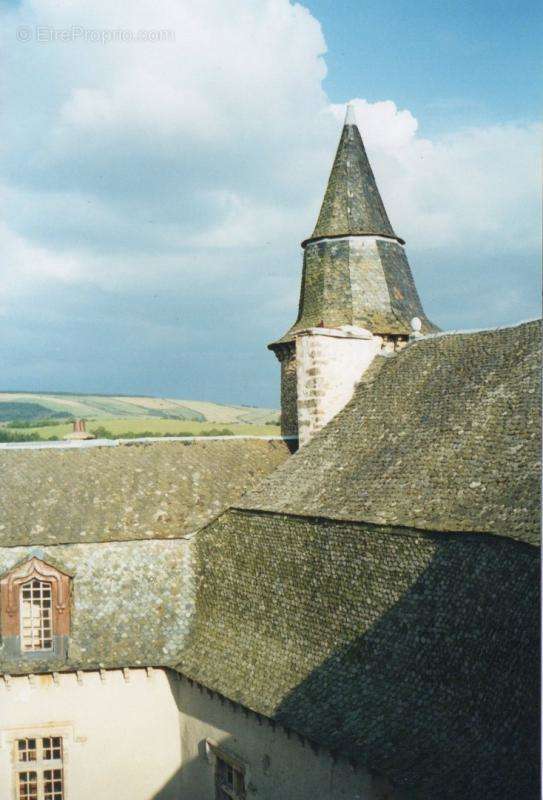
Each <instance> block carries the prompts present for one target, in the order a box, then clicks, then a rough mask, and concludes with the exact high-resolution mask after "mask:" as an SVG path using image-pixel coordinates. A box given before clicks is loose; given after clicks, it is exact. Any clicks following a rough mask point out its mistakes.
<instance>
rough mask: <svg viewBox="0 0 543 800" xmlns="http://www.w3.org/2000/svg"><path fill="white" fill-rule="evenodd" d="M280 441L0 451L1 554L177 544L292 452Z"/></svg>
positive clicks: (190, 442)
mask: <svg viewBox="0 0 543 800" xmlns="http://www.w3.org/2000/svg"><path fill="white" fill-rule="evenodd" d="M288 452H289V451H288V448H287V446H286V444H284V443H283V442H280V441H272V442H270V441H259V440H239V439H224V440H217V441H202V440H194V441H187V442H172V441H170V442H168V441H166V442H153V443H147V444H143V443H137V444H129V445H119V446H118V447H112V448H109V447H103V448H102V447H95V448H90V449H74V450H59V449H53V448H51V449H45V450H31V451H28V450H23V451H21V450H15V451H10V450H3V451H0V547H1V546H14V545H46V544H64V543H69V542H78V543H85V542H94V541H108V540H129V539H170V538H175V537H179V536H183V535H184V534H186V533H190V532H191V531H194V530H196V529H197V528H199V527H200V526H202V525H203V524H205V523H206V522H208V521H209V520H210V519H212V518H213V517H214V516H216V515H217V514H218V513H220V512H221V511H223V510H224V509H225V508H226V507H227V506H228V505H230V504H232V503H233V502H234V501H235V500H237V499H238V498H239V496H240V494H241V493H242V492H243V491H244V490H245V489H247V488H252V487H253V486H255V485H256V483H257V482H258V481H259V480H261V479H262V478H263V477H264V476H265V475H267V474H268V473H269V472H271V471H272V470H273V469H275V467H277V466H278V465H279V464H280V463H281V462H282V461H283V460H284V459H285V458H286V457H287V455H288Z"/></svg>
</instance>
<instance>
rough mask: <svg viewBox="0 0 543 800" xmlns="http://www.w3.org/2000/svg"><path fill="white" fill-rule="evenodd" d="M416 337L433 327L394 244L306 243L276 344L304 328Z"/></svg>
mask: <svg viewBox="0 0 543 800" xmlns="http://www.w3.org/2000/svg"><path fill="white" fill-rule="evenodd" d="M413 317H418V318H419V319H420V321H421V323H422V326H421V330H422V333H424V334H427V333H433V332H436V331H438V330H439V328H438V327H437V326H436V325H434V323H433V322H431V321H430V320H429V319H428V317H427V316H426V314H425V312H424V309H423V307H422V303H421V301H420V297H419V294H418V291H417V287H416V285H415V281H414V280H413V275H412V273H411V268H410V266H409V262H408V260H407V256H406V254H405V251H404V248H403V247H402V246H401V245H399V244H398V242H394V241H386V240H383V239H380V240H376V241H374V240H367V239H363V238H360V239H333V240H331V241H325V242H322V241H317V242H312V243H310V244H308V245H307V247H306V248H305V251H304V266H303V274H302V288H301V292H300V303H299V308H298V316H297V318H296V322H295V323H294V325H292V327H291V328H289V330H288V331H287V332H286V333H285V334H284V336H282V337H281V338H280V339H279V340H278V341H277V342H273V343H272V344H270V345H269V347H270V349H272V350H273V349H274V348H276V347H277V345H281V344H284V343H286V342H292V341H293V340H294V337H295V334H296V333H297V332H298V331H302V330H304V329H306V328H313V327H322V326H324V327H325V328H337V327H340V326H341V325H356V326H358V327H361V328H366V329H367V330H370V331H371V332H372V333H374V334H386V335H390V334H392V335H398V334H399V335H403V336H405V337H407V336H408V335H409V334H410V333H411V320H412V319H413Z"/></svg>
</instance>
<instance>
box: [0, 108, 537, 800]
mask: <svg viewBox="0 0 543 800" xmlns="http://www.w3.org/2000/svg"><path fill="white" fill-rule="evenodd" d="M270 347H271V348H272V349H273V350H274V351H275V353H276V354H277V355H278V357H279V360H280V362H281V371H282V411H283V433H284V434H285V435H288V434H290V435H297V434H299V440H300V445H301V446H300V449H299V450H298V452H296V453H295V454H294V455H291V454H290V450H289V445H290V449H292V446H291V442H287V441H282V440H275V441H272V440H267V441H264V440H253V439H249V438H247V439H224V440H217V441H213V440H199V439H196V438H195V439H193V440H187V441H174V440H171V441H163V442H146V441H140V442H134V443H131V444H122V443H118V444H116V446H107V447H106V446H105V445H103V444H101V443H100V442H88V443H84V444H79V446H77V447H75V446H74V447H67V446H63V447H53V446H48V447H44V448H42V449H39V448H24V447H21V448H16V447H11V446H6V447H4V448H3V449H2V450H0V637H1V640H0V672H1V674H2V677H1V678H0V798H1V800H4V798H6V800H214V799H217V800H226V798H230V800H236V798H237V800H276V799H277V798H289V799H290V800H314V799H318V800H336V799H338V798H345V800H355V798H356V800H392V799H393V798H394V800H396V798H398V799H401V798H415V799H417V800H436V799H437V798H440V800H449V798H450V800H467V799H471V798H474V799H475V798H477V800H487V798H488V800H490V798H492V800H510V798H513V797H518V798H523V800H524V799H526V800H531V798H534V799H535V798H536V797H538V796H539V790H538V763H539V744H538V742H539V739H538V734H539V711H538V707H539V615H538V597H539V555H538V542H539V497H540V471H539V430H540V379H539V372H540V349H541V348H540V326H539V323H538V322H530V323H525V324H521V325H518V326H514V327H511V328H505V329H501V330H489V331H480V332H466V333H452V334H447V333H440V332H438V330H437V328H436V327H435V326H434V325H433V324H432V323H431V322H430V321H429V320H428V319H427V317H426V316H425V314H424V312H423V310H422V306H421V304H420V300H419V298H418V295H417V292H416V289H415V286H414V283H413V279H412V276H411V272H410V269H409V265H408V262H407V259H406V257H405V252H404V250H403V242H402V240H401V239H399V238H398V237H397V236H396V235H395V233H394V231H393V229H392V227H391V225H390V222H389V220H388V217H387V215H386V212H385V209H384V206H383V204H382V201H381V198H380V196H379V193H378V190H377V187H376V184H375V180H374V177H373V174H372V172H371V168H370V166H369V163H368V160H367V157H366V154H365V151H364V147H363V144H362V140H361V138H360V134H359V131H358V128H357V126H356V124H355V121H354V118H353V116H352V112H349V113H348V116H347V119H346V124H345V126H344V128H343V132H342V135H341V140H340V145H339V149H338V153H337V155H336V159H335V162H334V166H333V169H332V173H331V176H330V181H329V184H328V188H327V190H326V194H325V198H324V202H323V207H322V210H321V214H320V216H319V220H318V223H317V227H316V229H315V231H314V233H313V236H312V237H311V238H310V239H309V240H306V242H305V243H304V273H303V280H302V290H301V299H300V311H299V316H298V319H297V321H296V323H295V324H294V326H293V327H292V328H291V329H290V330H289V331H288V333H287V334H286V335H285V336H284V337H282V338H281V339H279V340H278V341H277V342H275V343H273V344H272V345H271V346H270Z"/></svg>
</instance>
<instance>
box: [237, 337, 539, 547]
mask: <svg viewBox="0 0 543 800" xmlns="http://www.w3.org/2000/svg"><path fill="white" fill-rule="evenodd" d="M540 335H541V333H540V323H539V321H535V322H528V323H524V324H521V325H518V326H516V327H511V328H505V329H498V330H488V331H481V332H474V333H458V334H449V335H438V336H435V337H429V338H427V339H423V340H420V341H418V342H416V343H414V344H412V345H411V346H409V347H407V348H406V349H405V350H403V351H401V352H400V353H399V354H397V355H395V356H392V357H389V358H384V357H378V358H377V359H376V360H375V362H374V364H373V365H372V367H371V368H370V369H369V370H368V372H367V373H366V374H365V376H364V377H363V379H362V380H361V381H360V383H359V384H358V386H357V388H356V390H355V394H354V397H353V399H352V400H351V402H350V403H349V404H348V405H347V406H346V407H345V409H343V411H341V412H340V413H339V414H338V415H337V416H336V417H335V418H334V419H333V420H332V421H331V422H330V423H329V424H328V425H327V426H326V427H325V428H324V429H323V430H322V431H321V432H320V433H319V434H317V435H316V436H315V437H314V439H313V440H312V441H311V442H309V444H307V445H306V446H305V447H304V448H303V449H302V450H300V451H299V452H298V453H297V454H296V455H295V456H293V457H292V458H291V459H289V460H288V461H287V463H285V464H284V465H282V466H281V467H280V468H279V469H278V470H277V471H276V472H275V473H273V474H272V475H271V476H270V477H269V478H268V479H266V480H265V481H264V482H263V483H262V484H260V485H259V486H258V487H257V488H256V489H255V490H254V491H253V492H251V493H249V494H248V495H247V496H246V497H245V498H244V499H243V501H242V503H240V504H239V505H240V507H242V508H247V509H256V510H266V511H274V512H282V513H288V514H298V515H310V516H317V517H327V518H332V519H345V520H359V521H366V522H370V523H376V524H384V525H405V526H408V527H413V528H419V529H427V530H440V531H477V532H486V533H493V534H498V535H501V536H507V537H511V538H513V539H519V540H523V541H526V542H530V543H535V542H536V541H538V535H539V509H540V501H539V497H540V465H539V455H540V451H539V442H540V425H541V414H540V361H541V341H540Z"/></svg>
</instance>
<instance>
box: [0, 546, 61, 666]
mask: <svg viewBox="0 0 543 800" xmlns="http://www.w3.org/2000/svg"><path fill="white" fill-rule="evenodd" d="M71 580H72V578H71V576H70V575H69V574H68V573H66V572H63V571H61V570H60V569H58V568H57V567H55V566H53V565H52V564H48V563H47V562H45V561H43V560H42V559H40V558H38V557H37V556H32V557H31V558H29V559H27V560H26V561H24V562H22V563H20V564H18V565H16V566H15V567H13V568H12V569H11V570H9V572H7V573H6V574H5V575H3V576H2V578H1V579H0V633H1V636H2V643H3V645H4V651H5V653H6V655H8V656H9V655H11V656H18V657H19V658H23V659H25V660H26V659H51V658H55V659H58V658H63V657H65V655H66V651H67V643H68V636H69V634H70V594H71ZM29 587H30V590H31V591H30V593H29V591H28V589H29ZM45 587H48V588H45ZM33 588H34V589H35V591H33V590H32V589H33ZM24 595H26V597H24ZM33 606H35V608H36V613H35V614H34V609H33ZM25 608H26V610H27V619H26V620H25V619H24V616H25ZM29 608H30V615H29V616H28V609H29ZM32 618H33V621H32ZM29 623H30V624H29ZM25 637H26V641H25ZM41 643H43V645H44V646H40V644H41Z"/></svg>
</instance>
